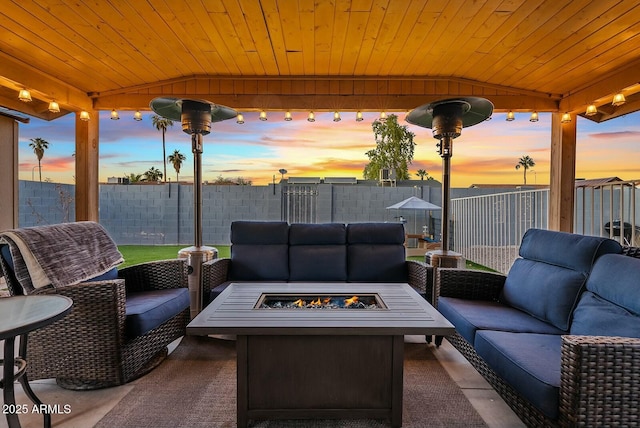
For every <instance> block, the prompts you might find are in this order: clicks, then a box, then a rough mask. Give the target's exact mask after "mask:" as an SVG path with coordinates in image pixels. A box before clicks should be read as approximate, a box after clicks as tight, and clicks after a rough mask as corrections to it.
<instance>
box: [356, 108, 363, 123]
mask: <svg viewBox="0 0 640 428" xmlns="http://www.w3.org/2000/svg"><path fill="white" fill-rule="evenodd" d="M363 119H364V118H363V117H362V112H361V111H359V112H357V113H356V122H362V120H363Z"/></svg>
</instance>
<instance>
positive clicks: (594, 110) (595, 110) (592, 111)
mask: <svg viewBox="0 0 640 428" xmlns="http://www.w3.org/2000/svg"><path fill="white" fill-rule="evenodd" d="M596 113H598V108H597V107H596V105H595V104H589V105H588V106H587V111H586V112H585V115H586V116H593V115H595V114H596Z"/></svg>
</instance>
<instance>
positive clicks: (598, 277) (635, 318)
mask: <svg viewBox="0 0 640 428" xmlns="http://www.w3.org/2000/svg"><path fill="white" fill-rule="evenodd" d="M586 289H587V291H586V292H585V293H583V295H582V296H581V298H580V301H579V302H578V305H577V307H576V310H575V312H574V314H573V322H572V323H571V331H570V333H571V334H578V335H593V336H598V335H603V336H623V337H636V338H640V259H637V258H633V257H628V256H623V255H615V254H610V255H604V256H602V257H600V258H599V259H598V260H597V261H596V263H595V265H594V266H593V271H592V272H591V275H590V276H589V279H588V280H587V284H586Z"/></svg>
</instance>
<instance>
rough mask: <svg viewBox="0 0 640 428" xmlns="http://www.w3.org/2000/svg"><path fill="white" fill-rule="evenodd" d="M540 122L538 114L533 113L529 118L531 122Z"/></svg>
mask: <svg viewBox="0 0 640 428" xmlns="http://www.w3.org/2000/svg"><path fill="white" fill-rule="evenodd" d="M537 121H538V112H537V111H534V112H533V113H531V117H530V118H529V122H537Z"/></svg>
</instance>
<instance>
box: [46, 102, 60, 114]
mask: <svg viewBox="0 0 640 428" xmlns="http://www.w3.org/2000/svg"><path fill="white" fill-rule="evenodd" d="M49 111H50V112H51V113H60V106H59V105H58V103H57V102H55V101H50V102H49Z"/></svg>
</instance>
